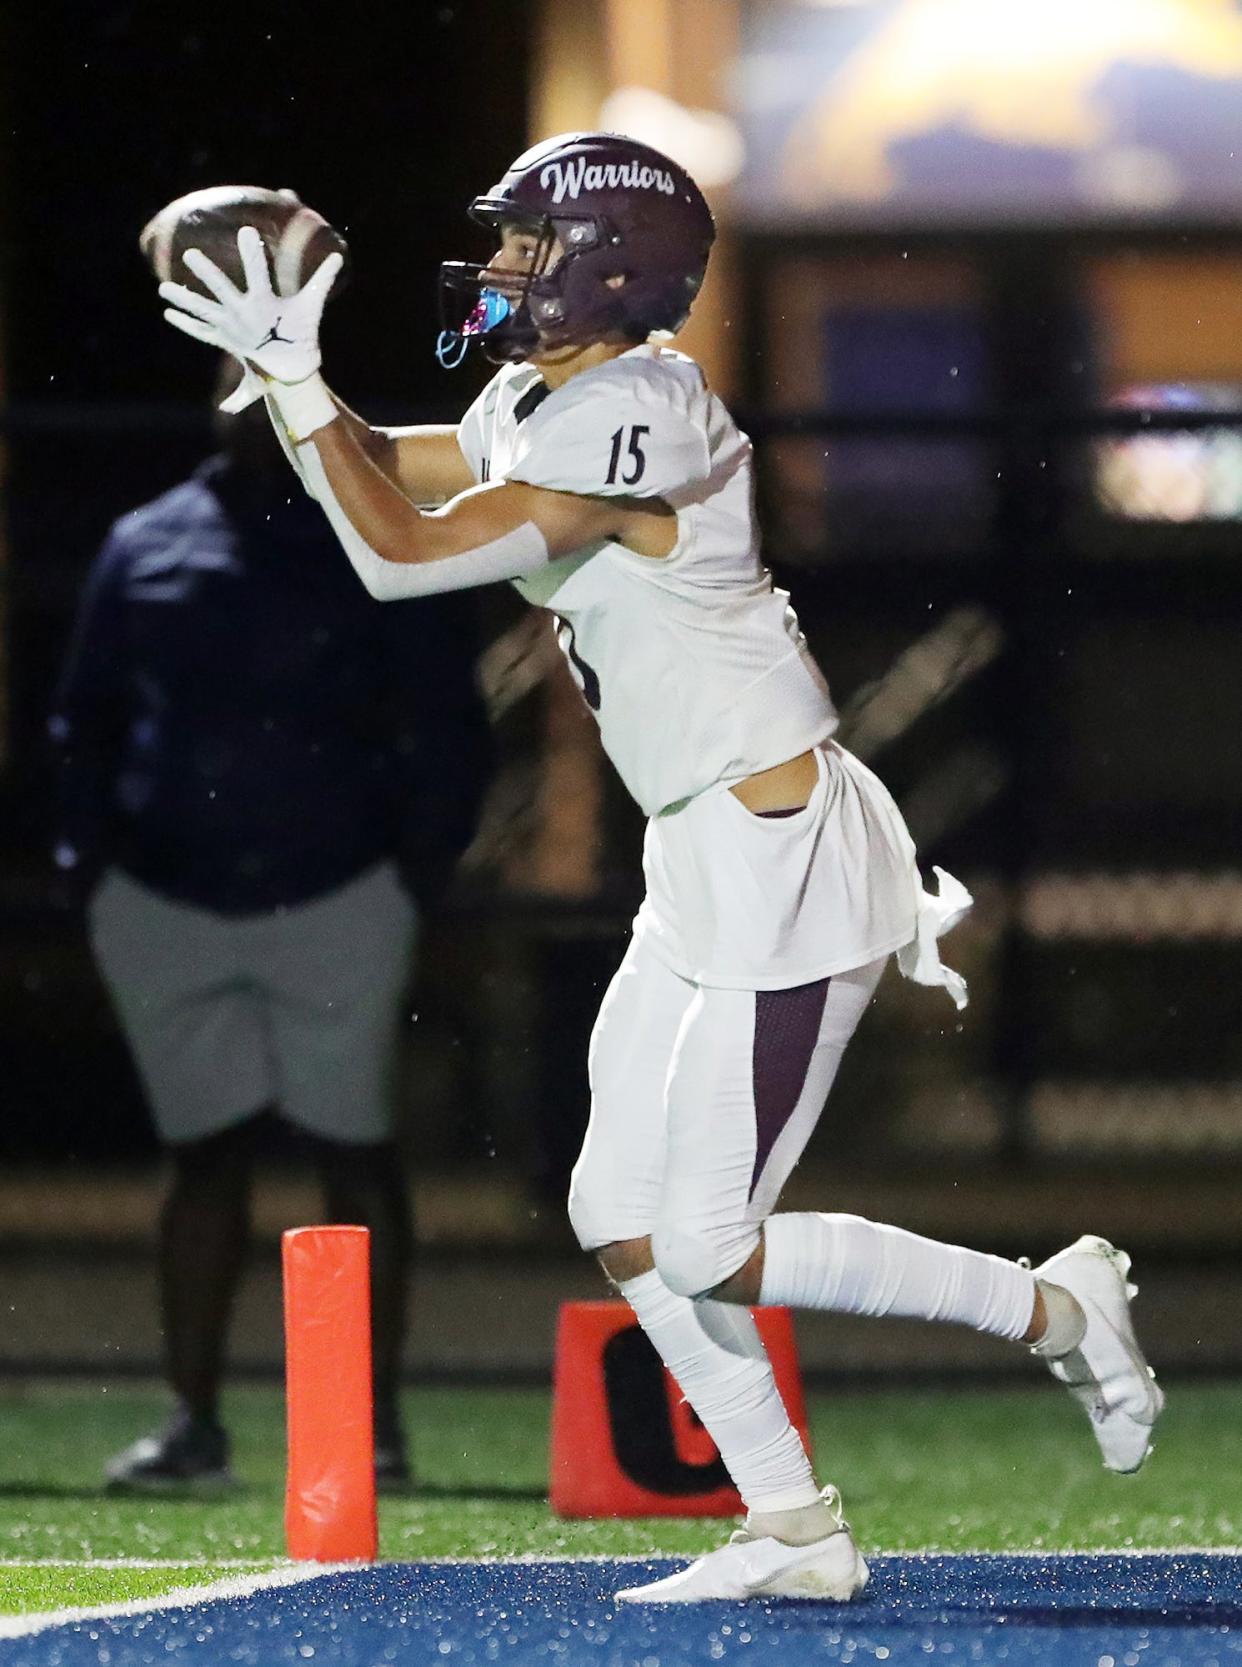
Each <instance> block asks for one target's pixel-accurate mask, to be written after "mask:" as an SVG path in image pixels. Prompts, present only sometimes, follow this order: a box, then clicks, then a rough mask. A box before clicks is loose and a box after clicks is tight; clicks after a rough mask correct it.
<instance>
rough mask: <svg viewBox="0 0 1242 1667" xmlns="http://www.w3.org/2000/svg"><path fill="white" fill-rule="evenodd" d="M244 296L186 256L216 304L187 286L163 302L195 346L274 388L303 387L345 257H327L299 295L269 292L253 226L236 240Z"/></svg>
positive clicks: (315, 362)
mask: <svg viewBox="0 0 1242 1667" xmlns="http://www.w3.org/2000/svg"><path fill="white" fill-rule="evenodd" d="M237 252H238V254H239V255H240V257H241V263H242V271H243V272H244V273H245V275H246V288H245V289H244V290H241V289H238V288H237V286H236V284H234V283H232V282H231V280H230V279H228V278H227V277H225V275H224V273H223V272H221V270H220V268H219V267H218V266H217V265H216V264H215V262H214V261H212V260H209V259H208V258H207V256H206V255H205V254H203V252H202V250H201V249H187V250H186V252H185V255H184V257H183V258H184V260H185V264H186V266H187V267H188V268H189V269H190V271H191V272H193V273H194V275H195V277H197V278H201V279H202V281H203V283H204V284H205V285H206V287H207V288H208V289H209V290H210V291H211V294H212V295H213V296H214V297H215V299H214V300H212V299H211V298H210V297H208V296H205V295H199V294H198V292H197V291H196V290H192V289H188V288H187V287H186V286H185V284H174V283H163V284H161V285H160V296H161V297H162V299H163V300H165V301H169V302H172V303H173V305H172V306H170V307H169V308H168V309H167V311H166V312H165V314H164V317H165V318H166V319H167V320H168V322H169V324H171V325H173V326H174V327H175V328H176V329H178V330H183V331H184V332H185V334H186V335H187V336H193V337H194V338H195V340H196V341H202V342H207V343H209V344H210V345H211V346H212V347H221V348H223V349H224V350H225V351H226V352H228V353H232V354H233V355H234V356H235V357H236V358H238V359H242V360H244V361H245V362H247V363H248V364H251V365H253V366H254V367H255V369H257V370H259V371H262V373H263V374H264V376H267V377H270V378H271V379H272V380H273V381H274V382H284V383H296V382H304V381H306V379H307V377H310V376H313V375H314V374H315V372H316V371H317V370H318V369H319V363H320V354H319V320H320V318H321V317H322V315H323V307H324V302H325V301H326V300H327V298H328V291H329V290H330V289H331V288H332V285H333V282H334V280H335V278H336V275H337V273H338V272H339V271H340V269H341V266H342V264H343V261H344V257H343V256H342V255H340V254H334V255H329V256H328V257H327V258H326V259H325V260H323V261H322V262H321V263H320V265H319V266H318V268H317V269H316V271H315V272H314V273H313V274H312V276H311V277H310V278H309V279H308V280H307V282H306V283H305V284H303V286H302V288H301V289H300V290H298V292H297V293H296V294H295V295H290V296H281V295H277V294H276V293H275V291H274V290H273V289H272V277H271V273H270V271H269V270H268V264H267V252H266V250H265V249H264V246H263V239H262V238H261V237H260V236H259V233H258V232H257V231H256V229H255V228H254V227H253V226H243V227H242V228H241V230H240V231H239V232H238V234H237Z"/></svg>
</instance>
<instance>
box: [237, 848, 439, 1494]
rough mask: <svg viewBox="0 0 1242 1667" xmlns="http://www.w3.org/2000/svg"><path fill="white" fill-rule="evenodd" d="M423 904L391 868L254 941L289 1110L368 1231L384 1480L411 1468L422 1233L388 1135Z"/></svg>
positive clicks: (339, 1202) (332, 1210)
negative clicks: (409, 1360)
mask: <svg viewBox="0 0 1242 1667" xmlns="http://www.w3.org/2000/svg"><path fill="white" fill-rule="evenodd" d="M417 933H418V919H417V912H416V910H415V907H414V904H413V903H412V901H411V899H410V897H409V896H408V894H407V893H406V892H405V890H404V889H403V887H402V886H401V884H400V882H399V881H398V879H397V877H396V873H395V871H394V870H393V869H392V867H391V866H390V865H381V866H380V867H378V868H375V869H371V870H369V871H368V872H366V873H365V874H362V875H359V876H358V877H357V878H356V879H354V880H351V881H350V882H349V883H348V884H347V885H344V886H342V887H340V888H339V889H338V890H336V891H334V892H331V893H329V894H327V895H326V896H324V897H319V898H314V899H312V900H311V901H310V902H308V903H305V904H302V905H300V906H299V907H297V908H295V909H288V910H286V911H285V912H284V914H283V915H281V916H280V917H279V918H276V919H272V920H268V921H265V922H264V923H263V925H262V928H261V930H260V931H257V932H256V933H255V934H254V938H253V941H252V942H251V943H250V945H249V946H248V954H249V957H250V964H251V966H252V968H253V971H254V976H255V977H256V979H258V980H259V981H260V982H261V983H262V986H263V988H264V992H265V997H266V1002H267V1014H268V1021H269V1024H270V1027H271V1038H272V1048H273V1053H274V1056H275V1059H276V1069H277V1073H278V1080H279V1090H278V1096H279V1104H280V1109H281V1111H282V1113H283V1114H284V1115H285V1116H286V1117H287V1118H288V1119H289V1120H290V1122H292V1123H293V1124H294V1125H295V1126H296V1127H297V1128H298V1129H299V1131H300V1132H301V1133H302V1134H303V1135H304V1136H305V1137H306V1138H307V1139H308V1140H309V1141H310V1149H311V1154H312V1158H313V1161H314V1162H315V1165H316V1167H317V1169H318V1171H319V1174H320V1177H321V1180H322V1183H323V1188H324V1196H325V1204H326V1209H327V1216H328V1219H329V1220H330V1221H332V1222H337V1223H346V1224H350V1223H352V1224H356V1225H358V1226H362V1227H366V1228H368V1229H369V1231H370V1234H371V1297H372V1313H371V1321H372V1324H371V1336H372V1347H373V1350H374V1384H375V1436H376V1449H375V1450H376V1476H377V1479H379V1480H381V1481H383V1482H386V1483H391V1484H393V1485H400V1484H402V1483H404V1482H405V1481H407V1480H408V1478H409V1465H408V1462H407V1459H406V1456H405V1444H404V1439H403V1435H402V1430H401V1421H400V1415H399V1406H398V1391H399V1386H400V1378H401V1366H402V1356H403V1350H404V1344H405V1335H406V1321H407V1311H408V1306H409V1289H410V1272H411V1267H412V1262H413V1247H414V1232H413V1224H412V1220H411V1209H410V1201H409V1192H408V1185H409V1183H408V1177H407V1174H406V1165H405V1158H404V1154H403V1153H402V1151H401V1149H400V1147H399V1145H398V1144H397V1142H396V1140H395V1139H394V1127H395V1123H396V1103H397V1098H398V1095H397V1083H398V1078H399V1074H400V1065H401V1038H402V1030H403V1027H402V1017H403V1008H404V1003H403V997H404V993H405V990H406V988H407V986H408V984H409V979H410V970H411V961H412V956H413V951H414V946H415V943H416V940H417Z"/></svg>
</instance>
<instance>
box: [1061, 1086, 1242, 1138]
mask: <svg viewBox="0 0 1242 1667" xmlns="http://www.w3.org/2000/svg"><path fill="white" fill-rule="evenodd" d="M1030 1118H1031V1132H1032V1134H1033V1135H1034V1137H1035V1140H1036V1142H1037V1144H1038V1145H1039V1146H1041V1147H1043V1148H1044V1149H1045V1150H1048V1151H1054V1152H1074V1153H1078V1154H1083V1153H1088V1152H1101V1153H1114V1154H1115V1153H1118V1152H1131V1153H1135V1154H1141V1153H1148V1152H1188V1153H1193V1154H1194V1155H1195V1156H1202V1155H1203V1154H1204V1153H1205V1152H1213V1151H1214V1152H1238V1151H1242V1083H1239V1082H1220V1083H1217V1082H1212V1083H1163V1082H1093V1083H1092V1082H1042V1083H1037V1084H1036V1085H1035V1087H1034V1088H1033V1089H1032V1091H1031V1100H1030Z"/></svg>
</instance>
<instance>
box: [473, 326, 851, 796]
mask: <svg viewBox="0 0 1242 1667" xmlns="http://www.w3.org/2000/svg"><path fill="white" fill-rule="evenodd" d="M458 440H459V443H460V445H461V449H462V451H463V453H464V455H465V457H466V459H467V460H468V462H469V464H470V467H471V469H472V470H473V472H474V475H475V478H476V479H477V480H479V481H485V480H515V481H523V482H526V483H527V484H529V485H531V486H542V487H548V488H551V489H553V490H555V491H560V492H577V493H582V494H584V495H589V496H592V497H598V496H605V497H606V496H619V497H628V498H661V499H663V500H665V502H667V503H668V504H669V505H670V506H671V507H672V508H673V509H674V510H675V511H676V514H677V534H678V536H677V544H676V547H675V548H674V550H673V551H672V553H671V554H670V555H668V556H667V557H665V558H664V559H663V560H652V559H650V558H648V557H645V556H639V555H635V554H634V552H633V551H632V550H627V549H626V548H625V547H624V546H623V545H620V544H614V543H612V542H602V543H598V544H592V545H589V546H587V547H586V548H584V549H583V550H581V551H579V552H577V553H576V554H574V555H572V556H566V557H563V558H562V559H561V560H559V561H555V562H551V563H550V564H549V565H548V566H547V567H546V568H544V569H541V570H540V571H539V572H537V573H534V574H532V575H531V576H530V577H529V578H526V579H519V580H515V581H514V582H515V584H516V585H517V588H518V590H519V591H521V593H522V594H523V595H524V596H525V597H526V598H527V599H528V600H529V601H531V602H533V603H535V604H537V605H538V606H539V607H543V608H547V609H549V610H551V611H552V612H553V613H554V614H556V616H557V635H558V639H559V642H560V645H561V648H562V649H563V650H564V652H565V654H566V656H567V658H568V660H569V663H570V666H571V668H572V670H573V673H574V676H575V678H576V680H577V682H578V684H579V687H580V688H581V689H582V692H583V695H584V697H585V699H586V701H587V704H588V705H589V706H590V707H591V709H592V711H593V712H594V713H595V716H596V718H597V719H598V721H599V726H600V731H601V735H602V738H603V743H604V748H605V751H606V752H607V753H608V756H609V757H610V758H611V759H612V761H613V763H614V764H615V765H616V768H617V770H618V772H619V773H620V775H621V778H622V780H623V781H624V782H625V784H626V786H627V787H628V788H629V790H630V792H631V793H632V794H633V796H634V798H635V799H636V800H637V801H638V803H639V804H640V805H641V806H642V808H643V809H644V810H645V811H646V812H647V813H648V815H656V814H658V813H659V812H660V811H663V810H666V809H667V808H668V807H669V806H671V805H674V804H678V803H681V802H683V801H685V800H687V799H691V798H693V797H694V796H695V795H697V794H699V793H702V792H703V791H704V790H705V789H706V788H709V787H711V786H712V785H713V784H715V783H718V782H731V781H740V780H742V779H743V778H744V777H746V776H750V775H753V774H754V773H755V772H756V771H758V770H764V769H767V768H769V767H770V766H772V765H774V764H781V763H783V762H784V761H785V760H786V759H789V758H794V757H796V756H797V755H798V754H799V753H802V752H805V751H806V750H807V749H808V748H810V747H813V746H815V745H816V744H817V743H819V742H822V741H824V740H825V739H826V738H827V737H828V736H830V735H831V734H832V733H833V731H834V730H835V729H836V726H837V717H836V713H835V711H834V709H833V705H832V701H831V699H830V698H829V694H828V688H827V685H826V683H825V681H824V678H823V675H822V674H821V672H820V670H819V667H818V666H817V665H816V664H815V661H814V660H813V659H812V657H811V654H810V651H809V649H808V648H807V645H806V640H805V638H804V637H803V635H802V632H801V630H800V629H799V626H798V620H797V617H796V615H795V614H794V611H793V609H792V607H791V606H790V603H789V597H788V595H787V593H786V592H785V591H782V590H777V589H775V588H774V587H773V584H772V579H771V576H770V574H769V573H768V572H767V570H766V569H765V568H764V567H763V566H762V564H761V563H760V560H759V555H758V538H757V531H756V525H755V517H754V508H753V491H752V471H751V447H750V442H749V441H748V440H747V438H746V436H745V435H744V434H741V433H740V432H739V431H738V429H737V428H736V427H735V425H734V423H733V421H732V419H731V417H730V416H729V414H728V412H727V411H726V410H725V408H724V406H723V405H722V404H721V402H720V401H719V400H718V399H717V398H716V397H715V395H714V394H712V393H711V392H710V391H709V389H708V388H707V385H706V383H705V381H704V378H703V373H702V371H701V370H700V369H699V367H698V366H697V365H696V364H695V363H694V362H693V360H691V359H688V358H686V357H685V356H684V355H683V354H680V353H674V352H672V351H670V350H669V349H667V348H660V347H656V346H654V345H651V344H644V345H643V346H640V347H635V348H632V349H631V350H630V351H629V352H627V353H623V354H622V355H621V356H620V357H619V358H616V359H612V360H609V361H608V362H607V363H606V364H603V365H600V366H598V367H596V368H595V369H593V370H588V371H582V372H580V373H579V374H578V375H577V376H575V377H573V378H572V379H571V380H570V381H569V382H567V383H566V384H565V385H564V386H563V387H561V388H558V389H556V390H555V391H553V392H551V393H548V392H546V390H545V388H544V384H543V382H542V379H541V378H540V376H539V373H538V371H537V370H536V369H535V368H534V367H533V366H530V365H507V366H505V367H504V369H502V370H501V371H500V372H499V373H498V374H497V375H496V376H495V377H493V378H492V380H491V382H489V383H488V385H487V387H486V388H485V389H484V390H483V392H482V393H481V394H480V395H479V397H478V399H476V400H475V402H474V404H473V405H472V406H471V407H470V409H469V410H468V411H467V412H466V415H465V416H464V417H463V418H462V421H461V425H460V427H459V429H458Z"/></svg>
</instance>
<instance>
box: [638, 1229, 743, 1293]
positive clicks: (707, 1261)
mask: <svg viewBox="0 0 1242 1667" xmlns="http://www.w3.org/2000/svg"><path fill="white" fill-rule="evenodd" d="M758 1243H759V1229H758V1228H757V1227H751V1226H731V1227H722V1228H718V1229H715V1228H714V1229H705V1228H701V1227H700V1228H691V1227H684V1226H680V1225H678V1224H677V1223H675V1222H661V1223H660V1224H659V1226H657V1228H656V1230H655V1232H654V1233H653V1234H652V1235H651V1254H652V1257H653V1258H654V1260H655V1265H656V1272H657V1273H658V1274H659V1275H660V1278H661V1279H662V1280H663V1281H664V1283H665V1284H666V1285H667V1286H668V1288H669V1290H670V1291H675V1292H676V1293H677V1295H678V1296H680V1297H704V1296H707V1295H708V1293H709V1292H711V1291H714V1290H715V1289H716V1287H717V1285H722V1284H723V1283H724V1281H725V1280H726V1279H728V1278H729V1277H730V1276H731V1275H732V1274H735V1273H736V1272H737V1270H738V1269H739V1268H740V1267H742V1266H743V1264H744V1263H745V1262H747V1261H748V1260H749V1259H750V1256H751V1254H752V1252H753V1251H754V1248H755V1246H756V1245H757V1244H758Z"/></svg>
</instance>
